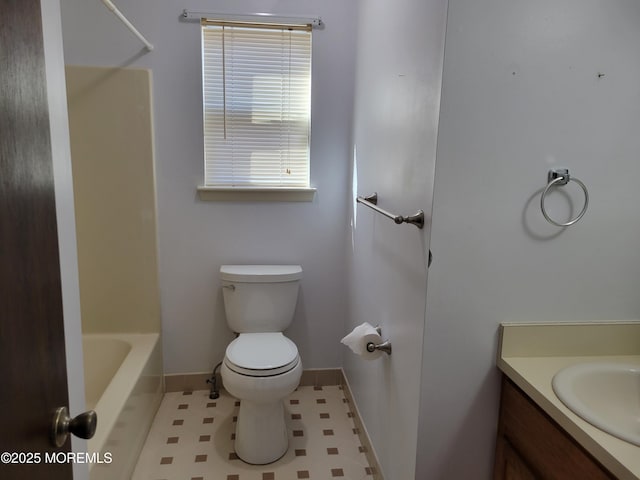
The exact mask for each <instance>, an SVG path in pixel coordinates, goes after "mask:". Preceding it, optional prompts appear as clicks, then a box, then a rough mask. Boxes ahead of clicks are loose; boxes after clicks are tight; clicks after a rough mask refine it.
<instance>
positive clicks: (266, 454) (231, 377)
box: [220, 362, 302, 465]
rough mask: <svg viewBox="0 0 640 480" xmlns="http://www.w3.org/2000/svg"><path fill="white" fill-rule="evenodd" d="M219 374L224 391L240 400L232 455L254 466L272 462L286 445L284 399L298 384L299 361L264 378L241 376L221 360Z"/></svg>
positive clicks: (281, 453)
mask: <svg viewBox="0 0 640 480" xmlns="http://www.w3.org/2000/svg"><path fill="white" fill-rule="evenodd" d="M220 373H221V375H222V382H223V384H224V387H225V389H226V390H227V392H229V393H230V394H231V395H233V396H234V397H236V398H237V399H239V400H240V411H239V412H238V419H237V424H236V438H235V450H236V455H238V457H239V458H240V459H242V460H243V461H245V462H246V463H250V464H254V465H265V464H267V463H272V462H275V461H276V460H278V459H279V458H280V457H282V456H283V455H284V454H285V453H286V452H287V449H288V447H289V434H288V431H287V424H286V421H285V409H284V399H285V398H287V397H288V396H289V394H291V392H293V391H294V390H295V389H296V387H297V386H298V384H299V383H300V377H301V375H302V362H298V363H297V364H296V366H295V367H294V368H293V369H291V370H289V371H288V372H285V373H282V374H280V375H274V376H268V377H250V376H246V375H241V374H238V373H235V372H234V371H232V370H230V369H229V367H228V366H227V365H226V363H224V362H223V364H222V367H221V369H220Z"/></svg>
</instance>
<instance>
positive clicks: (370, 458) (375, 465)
mask: <svg viewBox="0 0 640 480" xmlns="http://www.w3.org/2000/svg"><path fill="white" fill-rule="evenodd" d="M340 374H341V375H342V383H341V384H342V390H343V391H344V397H345V398H346V399H347V402H348V403H349V405H351V411H352V412H353V423H354V425H355V427H356V431H357V434H358V437H359V439H360V444H361V445H362V448H363V449H364V454H365V456H366V457H367V462H369V465H370V466H371V469H372V472H371V473H373V480H384V477H383V475H382V469H381V468H380V462H379V461H378V456H377V455H376V451H375V449H374V448H373V445H372V444H371V439H370V438H369V434H368V433H367V428H366V427H365V425H364V422H363V421H362V416H361V415H360V411H359V410H358V405H357V404H356V402H355V400H354V399H353V393H352V392H351V387H350V386H349V382H348V381H347V377H346V376H345V374H344V371H343V370H342V369H340Z"/></svg>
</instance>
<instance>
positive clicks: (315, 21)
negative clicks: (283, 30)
mask: <svg viewBox="0 0 640 480" xmlns="http://www.w3.org/2000/svg"><path fill="white" fill-rule="evenodd" d="M181 17H182V19H183V20H197V21H200V20H201V19H203V18H216V19H223V20H228V21H237V22H250V23H251V22H261V23H284V24H301V25H311V26H312V28H324V22H323V21H322V18H320V17H311V16H309V17H288V16H284V15H273V14H271V13H252V14H249V15H244V14H243V15H240V14H229V13H219V12H199V11H194V10H187V9H186V8H185V9H184V10H183V11H182V15H181Z"/></svg>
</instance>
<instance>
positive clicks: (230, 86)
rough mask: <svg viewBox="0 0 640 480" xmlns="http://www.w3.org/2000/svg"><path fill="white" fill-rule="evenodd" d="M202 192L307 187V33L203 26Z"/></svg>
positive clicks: (225, 25) (309, 65)
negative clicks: (218, 188)
mask: <svg viewBox="0 0 640 480" xmlns="http://www.w3.org/2000/svg"><path fill="white" fill-rule="evenodd" d="M202 71H203V98H204V102H203V103H204V153H205V186H214V187H215V186H225V187H229V186H253V187H274V188H277V187H309V131H310V117H311V32H310V31H305V30H297V29H289V28H287V27H286V26H282V27H280V28H273V26H269V27H247V26H230V25H227V24H221V25H211V24H206V22H203V25H202Z"/></svg>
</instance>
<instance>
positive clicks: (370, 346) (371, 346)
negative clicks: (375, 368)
mask: <svg viewBox="0 0 640 480" xmlns="http://www.w3.org/2000/svg"><path fill="white" fill-rule="evenodd" d="M376 332H378V335H382V328H380V326H379V325H378V326H377V327H376ZM376 350H380V351H382V352H384V353H386V354H387V355H391V342H390V341H389V340H385V341H384V342H382V343H378V344H375V343H373V342H369V343H367V352H369V353H373V352H375V351H376Z"/></svg>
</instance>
